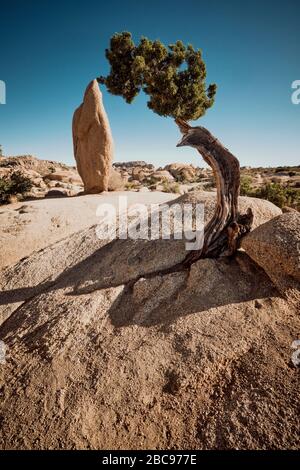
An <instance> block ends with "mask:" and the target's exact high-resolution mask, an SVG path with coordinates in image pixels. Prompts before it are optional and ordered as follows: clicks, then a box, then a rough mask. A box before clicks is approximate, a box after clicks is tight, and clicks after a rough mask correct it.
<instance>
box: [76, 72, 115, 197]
mask: <svg viewBox="0 0 300 470" xmlns="http://www.w3.org/2000/svg"><path fill="white" fill-rule="evenodd" d="M73 144H74V156H75V160H76V163H77V169H78V172H79V174H80V176H81V178H82V180H83V183H84V191H85V193H91V194H93V193H100V192H102V191H108V184H109V175H110V169H111V164H112V156H113V140H112V135H111V130H110V126H109V121H108V118H107V115H106V112H105V109H104V106H103V101H102V93H101V91H100V89H99V85H98V82H97V80H93V81H92V82H91V83H90V84H89V85H88V87H87V89H86V92H85V95H84V100H83V103H82V104H81V105H80V106H79V108H78V109H76V111H75V113H74V117H73Z"/></svg>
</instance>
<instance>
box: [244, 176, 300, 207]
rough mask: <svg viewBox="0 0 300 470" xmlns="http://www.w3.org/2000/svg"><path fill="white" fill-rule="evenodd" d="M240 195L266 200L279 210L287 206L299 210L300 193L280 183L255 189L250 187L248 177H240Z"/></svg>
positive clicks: (267, 184) (268, 184)
mask: <svg viewBox="0 0 300 470" xmlns="http://www.w3.org/2000/svg"><path fill="white" fill-rule="evenodd" d="M240 194H241V196H251V197H257V198H260V199H266V200H267V201H270V202H272V203H273V204H275V205H276V206H278V207H280V208H281V209H282V208H283V207H284V206H287V207H293V208H294V209H297V210H300V191H299V190H297V189H295V188H290V187H286V186H284V185H282V184H280V183H266V184H265V185H264V186H262V187H261V188H258V189H255V188H252V187H251V178H250V177H247V176H246V177H242V178H241V189H240Z"/></svg>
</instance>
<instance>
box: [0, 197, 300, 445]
mask: <svg viewBox="0 0 300 470" xmlns="http://www.w3.org/2000/svg"><path fill="white" fill-rule="evenodd" d="M89 197H92V196H89ZM190 198H191V199H190ZM192 198H194V199H195V202H199V201H200V200H201V198H202V196H201V195H199V197H197V196H196V195H195V194H187V195H185V196H182V198H180V199H179V200H178V201H177V202H180V203H183V202H188V201H190V202H192ZM83 199H84V198H83ZM70 200H71V201H72V199H70ZM211 202H212V201H211ZM251 202H252V203H253V204H254V205H255V206H251V205H250V206H251V207H253V209H254V213H255V214H256V212H257V210H256V209H257V208H258V207H260V212H259V218H257V219H255V223H256V224H258V225H259V223H263V222H265V221H266V220H268V219H269V218H270V216H271V212H272V211H273V214H275V215H277V214H276V211H277V210H279V209H277V208H275V209H276V211H275V210H274V206H272V204H270V203H268V204H266V205H264V204H265V202H263V201H259V200H252V199H251V200H250V199H249V198H242V199H241V200H240V201H239V204H240V205H243V206H245V207H248V206H249V203H251ZM241 203H242V204H241ZM242 208H243V207H242ZM212 210H213V208H212V209H211V208H210V205H209V210H208V212H207V214H206V218H207V217H210V216H211V214H212ZM265 210H266V213H265V214H264V211H265ZM289 216H290V214H284V215H283V216H279V217H278V218H276V219H273V220H271V222H267V224H265V225H261V226H260V227H258V228H257V229H255V230H254V231H253V237H254V238H257V239H258V238H259V239H260V240H263V239H264V238H265V239H266V240H268V245H269V246H270V247H271V246H272V245H275V244H281V245H282V246H283V241H284V240H285V239H286V240H288V243H287V245H286V248H285V252H284V253H283V254H282V257H283V258H284V259H286V256H289V261H284V262H283V263H279V262H277V263H275V264H274V265H273V266H272V268H271V269H272V270H273V271H275V270H276V271H277V272H278V273H279V272H284V273H286V274H285V275H287V273H288V274H289V275H294V274H295V269H296V264H295V263H296V262H297V259H296V258H295V262H294V261H293V259H292V257H293V251H291V252H290V253H289V254H288V245H290V246H291V247H295V246H296V245H297V243H298V235H297V233H299V228H300V227H299V223H300V221H299V219H297V218H296V217H292V219H291V220H290V219H289ZM280 220H282V221H284V223H280V224H279V222H278V221H280ZM290 222H291V223H292V225H291V226H290V225H289V224H290ZM272 224H274V225H272ZM279 225H280V227H279ZM275 226H276V227H277V228H276V233H277V234H278V235H275V239H274V238H273V230H272V227H275ZM279 229H280V230H279ZM279 231H280V236H279ZM258 234H260V236H259V237H258ZM248 237H249V238H248V239H249V240H250V237H251V235H249V236H248ZM246 240H247V238H246V239H245V241H246ZM281 240H282V241H281ZM253 243H254V242H253ZM254 246H255V243H254ZM272 250H273V248H272ZM272 250H270V251H269V252H268V253H269V254H268V259H269V258H270V257H271V256H272V253H274V252H275V251H274V250H275V248H274V250H273V251H272ZM249 253H250V251H249ZM279 254H280V253H279V252H278V256H279ZM262 255H263V254H262V253H261V255H260V259H261V260H262V261H261V264H262V263H264V266H265V268H266V271H267V258H266V259H265V260H264V261H263V259H262ZM184 256H185V250H184V244H183V243H182V241H181V240H153V241H149V242H148V241H146V240H135V241H132V240H115V241H112V242H111V241H108V240H107V241H105V240H98V239H97V237H96V234H95V228H94V227H90V228H86V229H84V230H82V231H81V232H77V233H73V234H71V235H70V236H67V237H64V238H63V239H62V240H61V241H59V242H57V243H52V244H50V243H49V246H48V247H46V248H45V249H44V250H40V251H36V252H35V253H32V254H31V255H30V256H29V257H28V258H27V259H23V260H20V261H19V262H18V263H17V264H15V265H13V266H10V267H9V268H7V269H5V270H3V271H2V272H1V273H0V291H1V293H0V340H2V341H4V343H5V345H6V347H7V357H6V361H5V364H2V365H1V367H0V389H1V403H0V415H1V426H0V448H1V449H124V448H126V449H153V448H155V449H167V448H171V449H298V448H299V445H300V438H299V433H298V432H297V430H298V425H299V423H298V421H299V418H298V408H299V388H298V371H297V370H296V369H295V368H293V367H291V353H292V350H291V347H290V345H291V344H292V342H293V341H294V340H296V339H298V334H299V327H300V319H299V313H298V311H297V309H296V308H295V306H294V305H293V304H291V303H290V302H289V300H288V299H287V298H283V297H282V296H281V294H280V293H279V292H278V290H277V289H276V286H275V285H274V284H273V282H272V280H271V279H270V278H269V276H268V275H267V274H268V273H266V272H264V271H263V269H262V268H261V267H259V266H258V265H257V264H255V262H254V261H253V260H251V258H250V257H249V256H248V255H247V254H246V253H243V252H238V253H237V255H236V256H235V258H234V259H227V258H222V259H201V260H199V261H197V262H195V263H194V264H193V265H192V266H191V269H190V271H189V272H187V271H180V272H174V273H171V274H161V273H160V272H159V270H163V269H165V268H167V267H169V266H173V265H174V264H176V263H177V262H179V261H180V260H182V259H183V258H184ZM254 256H255V253H254V250H253V257H254ZM278 259H279V258H278ZM269 261H270V262H271V260H270V259H269ZM153 271H156V274H154V275H152V276H149V274H150V273H153Z"/></svg>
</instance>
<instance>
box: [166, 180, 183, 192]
mask: <svg viewBox="0 0 300 470" xmlns="http://www.w3.org/2000/svg"><path fill="white" fill-rule="evenodd" d="M162 187H163V192H164V193H175V194H179V193H180V185H179V184H178V183H170V182H169V181H164V182H163V183H162Z"/></svg>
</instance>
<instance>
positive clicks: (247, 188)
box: [240, 176, 253, 196]
mask: <svg viewBox="0 0 300 470" xmlns="http://www.w3.org/2000/svg"><path fill="white" fill-rule="evenodd" d="M251 184H252V178H251V176H242V177H241V185H240V195H241V196H249V195H250V194H252V191H253V190H252V186H251Z"/></svg>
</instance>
